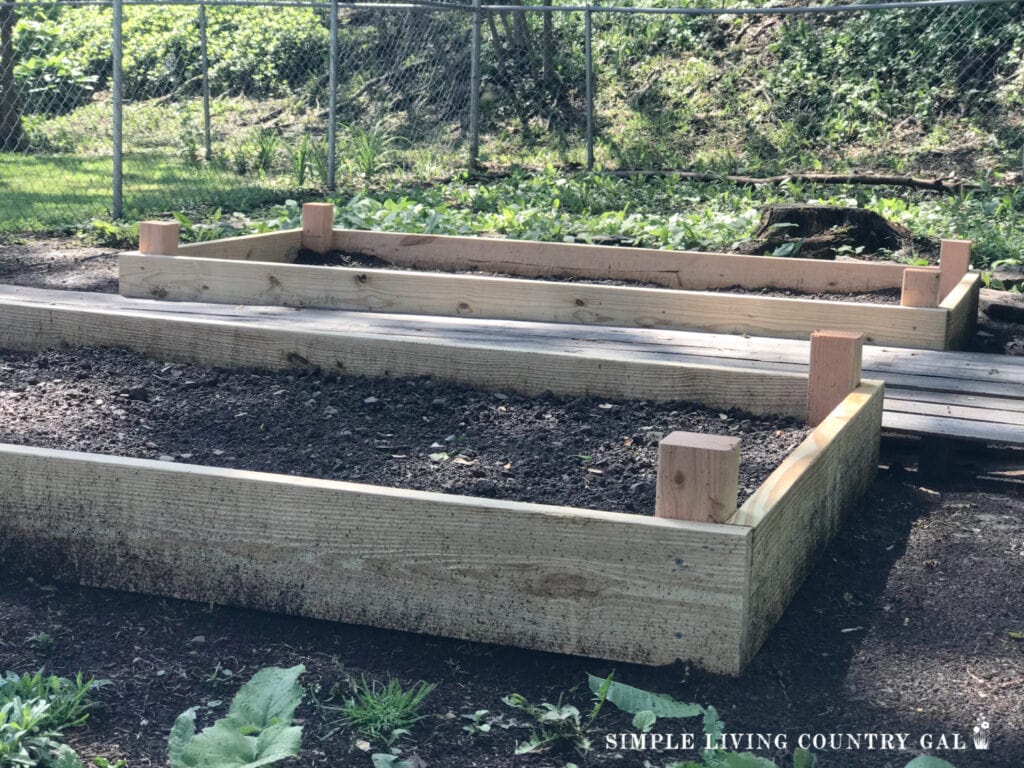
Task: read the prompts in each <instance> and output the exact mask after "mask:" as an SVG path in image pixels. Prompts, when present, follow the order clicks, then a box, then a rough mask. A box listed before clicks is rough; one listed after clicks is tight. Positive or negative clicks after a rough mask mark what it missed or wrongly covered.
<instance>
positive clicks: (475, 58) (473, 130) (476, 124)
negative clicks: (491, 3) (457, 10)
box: [469, 0, 483, 170]
mask: <svg viewBox="0 0 1024 768" xmlns="http://www.w3.org/2000/svg"><path fill="white" fill-rule="evenodd" d="M480 6H481V0H473V40H472V46H471V47H472V52H471V57H472V58H471V59H470V65H469V82H470V86H469V88H470V90H469V168H470V170H472V169H474V168H476V167H477V163H478V162H479V160H480V82H481V79H482V76H483V74H482V72H481V71H480V48H481V45H480V25H481V22H482V19H481V16H482V12H481V10H480Z"/></svg>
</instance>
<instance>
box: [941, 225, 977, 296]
mask: <svg viewBox="0 0 1024 768" xmlns="http://www.w3.org/2000/svg"><path fill="white" fill-rule="evenodd" d="M970 268H971V241H970V240H946V239H943V240H942V242H941V244H940V246H939V272H941V273H942V279H941V280H940V281H939V299H940V300H942V299H945V298H946V297H947V296H948V295H949V292H950V291H952V290H953V289H954V288H956V286H957V285H958V284H959V283H960V280H961V279H962V278H963V276H964V275H965V274H967V270H969V269H970Z"/></svg>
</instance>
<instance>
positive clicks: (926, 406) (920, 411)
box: [885, 398, 1024, 427]
mask: <svg viewBox="0 0 1024 768" xmlns="http://www.w3.org/2000/svg"><path fill="white" fill-rule="evenodd" d="M885 409H886V411H887V412H888V413H910V414H917V415H919V416H942V417H945V418H948V419H959V420H961V421H969V422H991V423H993V424H1006V425H1013V426H1017V427H1024V412H1022V411H1020V410H1012V411H1009V410H997V409H995V408H977V407H971V406H964V405H955V404H953V403H933V402H921V401H918V400H901V399H895V398H887V400H886V408H885Z"/></svg>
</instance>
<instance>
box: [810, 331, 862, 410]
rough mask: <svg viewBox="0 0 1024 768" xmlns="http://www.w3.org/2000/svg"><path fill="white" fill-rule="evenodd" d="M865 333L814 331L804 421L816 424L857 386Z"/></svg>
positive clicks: (858, 384)
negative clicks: (805, 419) (805, 417)
mask: <svg viewBox="0 0 1024 768" xmlns="http://www.w3.org/2000/svg"><path fill="white" fill-rule="evenodd" d="M863 351H864V334H863V333H855V332H853V331H815V332H814V333H812V334H811V361H810V367H809V372H808V376H807V425H808V426H810V427H816V426H818V425H819V424H820V423H821V422H823V421H824V420H825V417H826V416H828V415H829V414H830V413H831V412H832V409H833V408H835V407H836V406H837V405H839V404H840V403H841V402H843V400H845V399H846V396H847V395H848V394H850V393H851V392H852V391H853V390H854V389H856V388H857V387H858V386H860V370H861V360H862V358H863Z"/></svg>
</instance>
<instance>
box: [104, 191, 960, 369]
mask: <svg viewBox="0 0 1024 768" xmlns="http://www.w3.org/2000/svg"><path fill="white" fill-rule="evenodd" d="M303 222H304V223H303V229H302V230H301V231H299V230H294V231H285V232H279V233H273V234H266V235H251V236H246V237H238V238H230V239H226V240H220V241H212V242H204V243H196V244H192V245H179V243H178V226H177V224H174V223H159V222H147V223H144V224H143V225H142V233H141V234H142V238H141V245H140V252H134V253H125V254H122V255H121V257H120V263H119V270H120V290H121V293H122V295H124V296H131V297H139V298H143V297H145V298H165V299H171V300H179V301H213V302H224V303H230V304H257V305H275V304H278V305H288V306H296V307H322V308H328V309H356V310H370V311H387V312H395V313H409V314H435V315H452V316H469V317H486V318H498V319H508V320H538V321H553V322H570V323H593V324H602V325H619V326H626V327H630V326H632V327H636V326H640V327H664V328H686V329H693V330H704V331H712V332H718V333H745V334H751V335H755V336H773V337H780V338H807V336H808V335H809V334H810V333H811V332H812V331H814V330H815V329H817V328H845V329H850V330H856V331H860V332H863V333H864V334H865V338H866V340H867V341H868V342H869V343H872V344H878V345H893V346H903V347H913V348H921V349H955V348H958V347H961V346H963V345H964V344H965V343H966V342H967V340H968V339H969V338H970V337H971V336H972V335H973V333H974V326H975V320H976V316H977V301H978V291H979V288H980V276H979V275H978V274H976V273H972V272H969V271H968V262H969V254H970V243H969V242H967V241H960V240H945V241H943V244H942V255H941V265H940V267H937V268H912V267H907V266H904V265H900V264H891V263H855V262H831V261H815V260H806V259H787V258H778V257H770V256H740V255H735V254H721V253H696V252H684V251H658V250H651V249H639V248H611V247H606V246H589V245H573V244H564V243H543V242H530V241H517V240H499V239H491V238H472V237H447V236H434V235H410V234H400V233H387V232H364V231H356V230H342V229H333V228H332V222H333V207H332V206H331V205H330V204H319V203H311V204H307V205H306V206H305V207H304V209H303ZM303 248H305V249H309V250H311V251H315V252H317V253H327V252H330V251H344V252H349V253H359V254H363V255H366V256H370V257H375V258H377V259H380V260H382V261H384V262H387V263H389V264H391V265H393V266H394V267H398V268H400V269H365V268H355V267H335V266H310V265H301V264H294V263H292V262H294V261H295V259H296V257H297V256H298V255H299V251H300V249H303ZM411 270H419V271H411ZM422 270H438V271H422ZM446 271H447V272H458V271H482V272H490V273H502V274H507V275H516V276H520V277H521V278H532V279H516V278H513V277H495V276H482V275H473V274H446V273H445V272H446ZM543 278H556V279H562V280H561V281H556V280H550V279H549V280H545V279H543ZM565 279H577V280H609V279H610V280H619V281H634V282H639V283H653V284H656V285H658V286H662V287H660V288H650V287H637V286H627V285H600V284H593V283H586V282H571V281H566V280H565ZM730 287H735V288H738V289H742V290H760V289H775V290H783V291H794V292H800V293H808V294H815V293H819V294H830V295H832V296H833V298H834V297H835V295H836V294H839V295H842V294H848V295H851V296H853V295H856V294H863V293H871V292H877V291H886V290H889V291H891V290H894V289H897V290H900V291H901V302H900V304H899V305H894V304H882V303H869V302H858V301H855V300H849V301H847V300H822V299H815V298H795V297H789V296H786V297H779V296H764V295H750V294H745V293H729V292H727V291H726V292H722V291H723V289H728V288H730Z"/></svg>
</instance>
